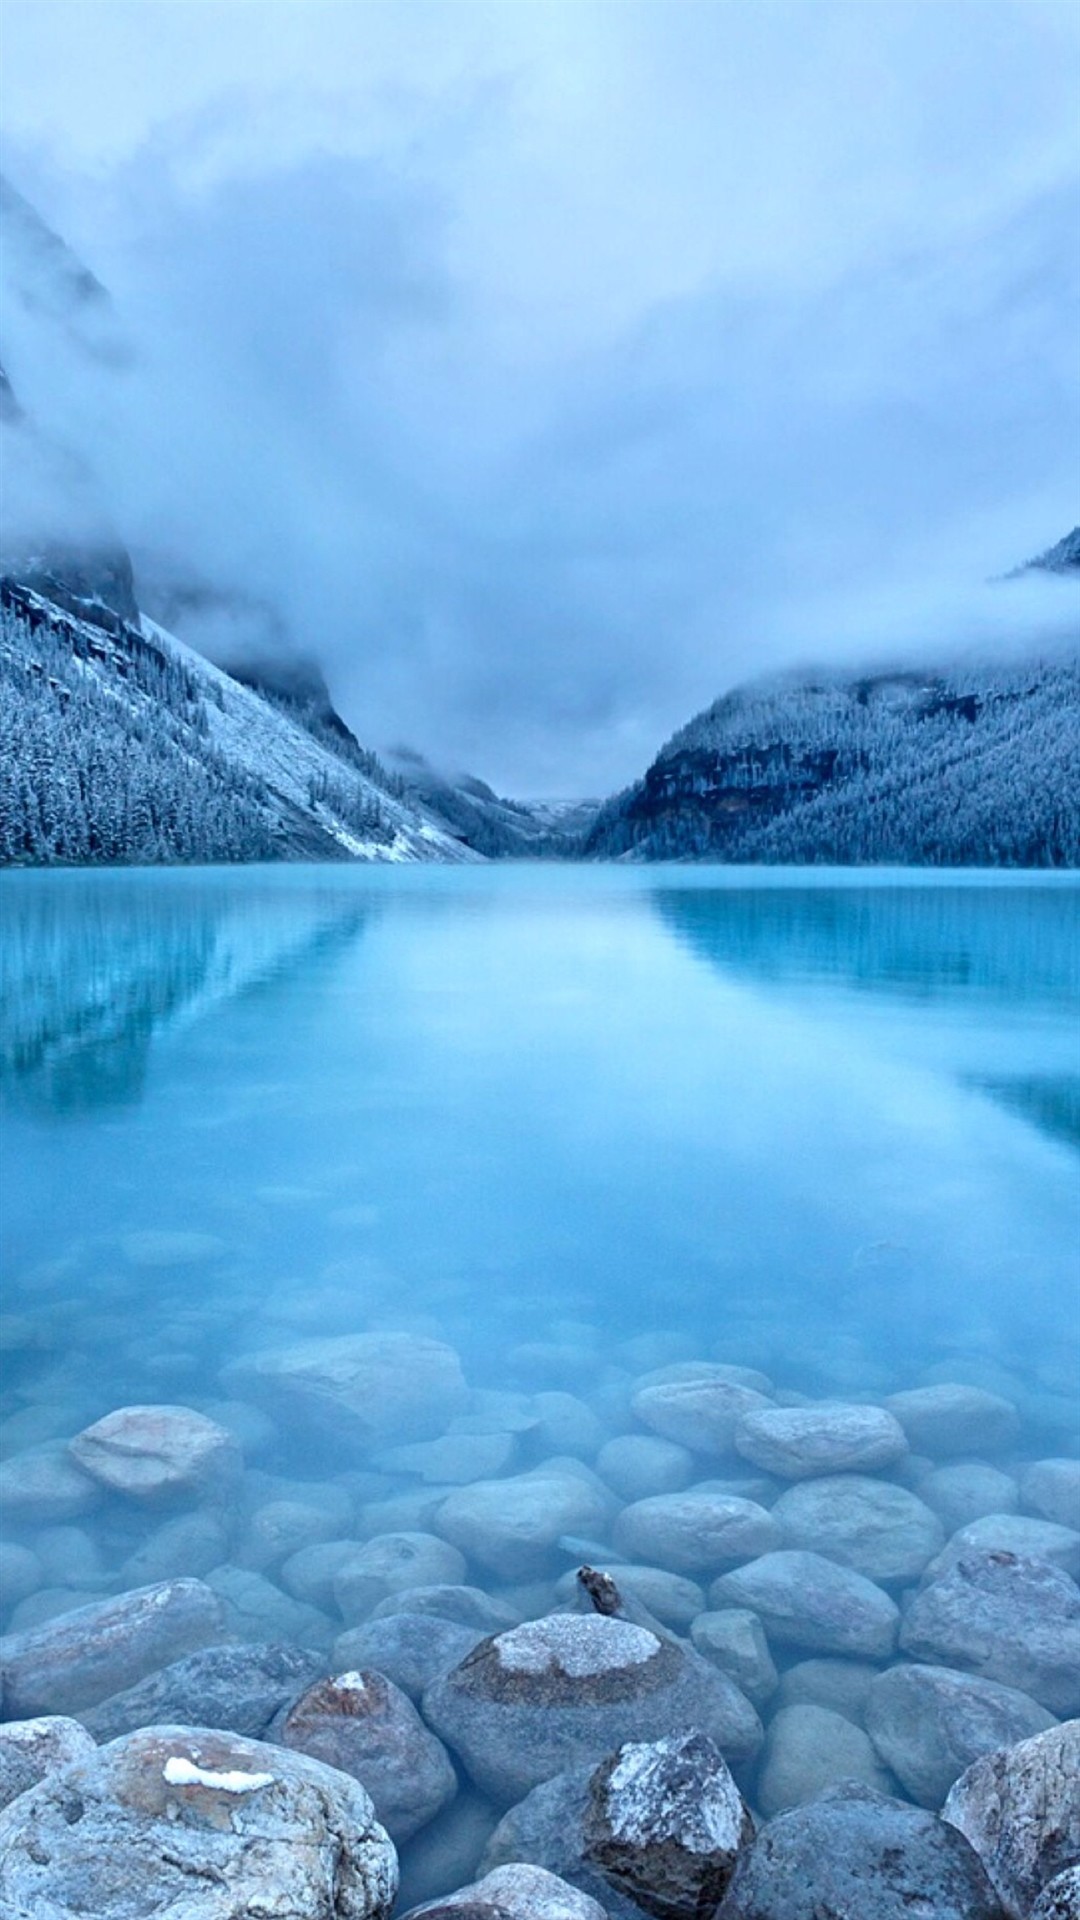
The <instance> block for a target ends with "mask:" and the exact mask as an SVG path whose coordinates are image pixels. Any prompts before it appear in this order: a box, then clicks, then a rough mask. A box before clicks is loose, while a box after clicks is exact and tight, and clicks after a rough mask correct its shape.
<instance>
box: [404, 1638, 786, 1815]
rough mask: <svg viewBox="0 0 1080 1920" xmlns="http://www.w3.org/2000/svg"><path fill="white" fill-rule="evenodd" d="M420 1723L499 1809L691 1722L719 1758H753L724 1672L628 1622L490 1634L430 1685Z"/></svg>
mask: <svg viewBox="0 0 1080 1920" xmlns="http://www.w3.org/2000/svg"><path fill="white" fill-rule="evenodd" d="M423 1711H424V1718H425V1719H426V1720H427V1722H428V1724H429V1725H430V1726H431V1727H433V1728H434V1729H435V1731H436V1733H438V1734H439V1735H440V1737H441V1738H442V1739H443V1740H445V1741H446V1743H447V1744H448V1746H450V1747H451V1748H452V1749H453V1750H454V1752H456V1753H457V1754H458V1755H459V1756H460V1758H461V1760H462V1763H463V1764H464V1766H465V1768H466V1769H467V1771H468V1772H469V1774H470V1775H471V1777H472V1778H473V1780H475V1782H476V1784H477V1786H478V1787H479V1788H480V1789H481V1791H482V1792H484V1793H487V1794H488V1795H489V1796H490V1798H491V1799H492V1800H494V1801H495V1803H496V1804H497V1805H499V1806H507V1805H511V1804H512V1803H513V1802H514V1801H515V1800H520V1799H522V1798H523V1797H524V1795H525V1794H527V1793H528V1792H529V1791H530V1789H531V1788H533V1787H535V1786H536V1785H538V1783H539V1782H541V1781H543V1780H547V1779H550V1778H551V1777H552V1775H554V1774H557V1773H560V1772H562V1771H563V1770H564V1769H566V1768H569V1767H573V1766H576V1765H578V1764H580V1763H581V1762H583V1761H586V1760H594V1761H595V1760H599V1759H600V1758H602V1757H603V1756H604V1755H605V1754H607V1753H610V1752H611V1751H612V1750H613V1749H614V1748H615V1747H617V1746H620V1745H622V1743H623V1742H624V1741H627V1740H656V1739H660V1738H662V1737H663V1736H664V1735H665V1734H667V1733H669V1732H670V1730H671V1729H672V1727H679V1726H685V1725H693V1726H697V1727H699V1728H700V1729H701V1730H702V1732H705V1733H708V1734H710V1735H711V1736H712V1738H713V1739H714V1740H715V1741H716V1743H717V1745H718V1747H719V1748H720V1751H721V1752H722V1753H723V1755H724V1757H725V1759H727V1760H729V1761H732V1762H735V1763H738V1762H740V1761H743V1760H748V1759H751V1758H752V1757H753V1755H754V1754H755V1753H756V1752H757V1749H758V1747H759V1746H760V1744H761V1737H762V1735H761V1723H760V1721H759V1720H758V1717H757V1714H756V1713H755V1712H754V1709H753V1707H752V1706H751V1705H750V1702H749V1701H748V1700H747V1699H746V1698H745V1696H744V1695H743V1694H741V1693H740V1692H739V1690H738V1688H737V1687H735V1686H734V1685H733V1684H732V1682H731V1681H730V1680H728V1678H727V1677H726V1675H724V1674H722V1673H718V1672H717V1671H716V1670H715V1669H714V1668H712V1667H709V1666H708V1665H707V1664H706V1663H705V1661H703V1660H700V1659H699V1658H698V1657H697V1656H696V1655H695V1654H693V1653H690V1652H686V1651H684V1650H683V1648H682V1647H681V1646H678V1645H676V1644H675V1643H674V1642H673V1641H670V1640H668V1641H664V1640H660V1639H658V1637H657V1636H656V1634H654V1633H651V1632H650V1631H649V1630H648V1629H647V1628H645V1627H639V1626H635V1625H633V1624H632V1623H631V1622H629V1621H627V1620H618V1619H613V1618H609V1617H607V1616H606V1615H603V1614H598V1613H593V1614H551V1615H549V1616H548V1617H547V1618H545V1619H541V1620H532V1621H528V1622H526V1624H525V1625H524V1626H521V1627H515V1628H512V1629H511V1630H510V1631H509V1632H507V1633H502V1634H497V1635H495V1636H494V1637H493V1638H490V1639H488V1640H482V1641H481V1642H480V1645H479V1646H478V1647H476V1648H475V1649H474V1651H473V1652H472V1653H471V1654H469V1655H468V1657H467V1658H466V1659H465V1660H463V1661H462V1662H461V1665H460V1666H458V1667H456V1668H455V1669H454V1670H453V1671H452V1672H451V1673H449V1674H447V1675H446V1676H445V1677H444V1678H442V1679H441V1680H437V1681H435V1682H434V1683H433V1685H432V1686H430V1687H429V1688H428V1689H427V1691H426V1693H425V1694H424V1698H423Z"/></svg>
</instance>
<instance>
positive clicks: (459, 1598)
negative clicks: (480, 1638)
mask: <svg viewBox="0 0 1080 1920" xmlns="http://www.w3.org/2000/svg"><path fill="white" fill-rule="evenodd" d="M391 1613H414V1614H415V1613H422V1614H431V1615H433V1616H434V1618H435V1619H437V1620H452V1621H453V1622H454V1623H455V1625H457V1626H459V1627H477V1628H479V1630H480V1632H481V1633H501V1632H502V1630H503V1628H504V1627H516V1626H517V1624H518V1618H519V1616H518V1615H517V1614H516V1613H515V1612H514V1611H513V1610H512V1608H510V1607H508V1606H506V1605H505V1603H504V1602H503V1601H501V1600H496V1599H495V1597H494V1595H492V1594H490V1593H485V1592H484V1590H483V1588H482V1587H463V1586H457V1585H452V1584H448V1583H446V1582H443V1583H442V1584H441V1585H436V1586H432V1587H409V1588H408V1589H407V1590H406V1592H404V1593H390V1594H387V1597H386V1599H385V1600H380V1602H379V1604H378V1606H377V1607H376V1609H375V1611H374V1613H373V1614H372V1616H371V1617H372V1619H373V1620H382V1619H385V1617H386V1616H387V1615H388V1614H391Z"/></svg>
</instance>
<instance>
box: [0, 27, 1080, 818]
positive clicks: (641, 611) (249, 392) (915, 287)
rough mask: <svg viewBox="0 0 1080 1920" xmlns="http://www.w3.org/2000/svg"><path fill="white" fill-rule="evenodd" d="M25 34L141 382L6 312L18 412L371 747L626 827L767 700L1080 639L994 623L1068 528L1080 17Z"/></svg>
mask: <svg viewBox="0 0 1080 1920" xmlns="http://www.w3.org/2000/svg"><path fill="white" fill-rule="evenodd" d="M7 13H8V27H7V39H8V68H9V78H8V88H7V91H8V97H9V101H10V100H11V99H12V98H14V99H15V100H16V102H17V104H16V107H15V109H14V110H13V111H12V110H9V113H8V124H9V150H8V152H7V155H6V162H7V165H8V167H9V169H10V171H11V173H12V175H13V176H14V177H15V179H16V181H17V183H18V184H19V186H20V187H21V188H22V190H23V191H24V192H25V193H27V194H28V195H29V196H30V197H31V198H32V199H33V200H34V201H35V203H36V204H37V205H38V206H39V207H40V208H41V210H42V212H43V213H44V214H45V215H46V217H47V218H48V219H49V220H50V222H51V223H52V224H53V225H54V226H56V227H57V229H58V230H59V231H61V232H63V233H64V235H65V236H66V238H67V239H68V240H70V241H71V243H72V245H73V246H74V247H75V248H76V250H77V251H78V253H79V254H80V256H81V257H82V258H84V259H85V260H86V261H87V262H88V263H89V264H90V266H92V268H93V269H94V271H95V273H96V274H97V275H98V276H99V278H100V279H101V280H102V281H104V282H105V283H106V285H107V286H108V287H109V289H110V291H111V293H112V295H113V300H114V304H115V311H116V316H117V325H118V327H119V329H120V330H121V332H122V334H123V336H124V338H125V340H126V341H127V342H128V343H129V344H130V349H131V352H130V356H129V357H128V358H127V359H126V360H125V358H124V356H122V355H119V354H116V353H102V352H101V351H94V350H91V348H90V347H88V345H87V343H86V341H85V340H81V339H80V338H79V337H78V332H77V330H75V331H73V330H72V328H71V327H70V326H67V325H64V324H62V323H61V322H60V321H58V320H57V319H56V317H55V316H53V317H50V316H48V315H45V316H43V315H42V313H41V312H40V311H31V310H28V308H27V306H26V303H25V300H20V299H19V298H18V297H13V295H12V291H11V289H10V287H9V289H8V297H7V299H6V301H5V310H4V316H3V318H4V325H5V342H6V345H5V353H6V356H7V359H8V361H9V363H10V364H9V372H10V373H11V377H12V379H13V381H14V383H15V385H16V389H17V391H18V392H19V395H20V398H21V399H22V401H23V404H24V405H25V406H26V407H27V408H28V409H29V410H30V411H31V412H32V414H33V417H34V418H35V420H36V421H38V422H40V424H41V426H42V428H43V429H45V430H46V431H47V432H48V433H49V434H50V435H51V436H53V437H55V438H56V439H57V440H58V441H61V442H63V443H64V444H65V445H66V446H68V447H71V448H73V449H74V450H75V452H76V453H77V454H80V455H82V456H84V458H85V461H86V464H87V467H88V469H89V468H92V470H93V473H94V474H95V476H96V481H97V486H98V490H99V495H100V504H101V506H102V507H103V508H104V509H107V510H108V512H109V513H110V514H111V516H112V518H113V519H114V521H115V522H116V524H117V525H118V526H119V527H120V528H121V529H122V531H123V532H124V534H125V536H126V538H127V539H128V541H129V543H130V544H131V545H132V547H133V549H134V550H135V553H136V559H137V561H141V563H142V565H143V568H144V570H146V571H147V573H149V571H150V570H152V569H153V568H154V567H155V566H158V565H159V564H161V563H162V560H164V561H167V562H168V564H169V565H170V566H171V567H173V568H174V569H175V568H176V567H178V566H186V565H188V564H190V565H192V567H193V568H194V570H195V572H196V574H197V575H198V577H199V578H200V579H202V580H204V581H208V582H210V583H213V584H216V585H219V586H221V587H223V588H231V587H236V586H242V587H243V588H244V589H245V590H246V591H247V592H248V593H250V594H254V595H256V596H259V597H264V598H266V599H267V600H268V601H269V602H271V603H272V604H273V605H274V606H275V607H277V608H278V609H279V610H280V613H281V615H282V617H283V619H284V621H285V623H286V624H287V626H288V627H289V629H290V630H291V631H292V633H293V634H294V635H295V636H296V639H297V641H298V643H299V644H301V645H302V646H304V647H306V648H309V649H311V650H313V651H315V652H317V653H319V654H320V655H321V656H322V658H323V659H324V661H325V664H326V668H327V672H328V677H329V678H330V680H331V683H332V686H333V688H334V691H335V694H336V696H337V698H338V700H339V704H340V705H341V707H342V709H343V711H345V713H346V714H347V716H348V718H349V719H350V720H351V721H352V723H353V724H354V725H355V727H356V729H357V731H358V732H359V733H360V734H361V736H362V737H364V738H365V739H367V740H369V741H370V742H372V743H373V744H380V743H381V744H387V743H390V742H393V741H396V740H402V739H405V740H409V741H411V742H413V743H414V744H417V745H418V746H420V747H421V748H423V749H424V750H425V751H426V752H428V753H429V754H430V755H431V757H433V758H434V759H436V760H437V761H441V762H442V763H443V764H449V765H465V764H468V765H471V766H473V767H475V768H476V770H477V771H479V772H481V773H483V774H484V775H485V777H488V778H490V779H492V780H493V781H494V783H495V784H497V785H499V786H500V787H502V788H503V789H505V790H510V791H517V792H529V791H532V792H560V791H562V792H574V791H584V790H592V791H602V790H605V789H607V788H610V787H611V786H613V785H616V784H619V783H621V782H622V781H624V780H626V779H628V778H630V777H632V776H633V775H634V774H636V773H637V772H638V771H639V770H640V768H641V767H642V765H643V764H644V763H645V761H646V760H647V759H648V758H649V757H650V756H651V754H652V752H653V751H654V749H655V747H656V746H657V745H658V744H659V742H660V740H661V739H662V738H663V737H664V736H665V735H666V734H667V733H669V732H670V731H671V730H672V729H673V728H674V727H675V726H676V725H678V724H679V723H680V722H681V721H682V720H684V719H685V718H686V717H687V716H688V715H689V713H690V712H691V711H693V710H694V709H695V708H696V707H699V706H701V705H703V704H705V703H706V702H708V701H709V700H711V699H712V698H713V697H715V695H716V694H717V693H719V692H720V691H721V690H722V689H723V688H724V687H725V686H726V685H729V684H731V682H732V681H733V680H735V679H737V678H740V677H743V676H745V675H746V674H748V673H752V672H753V671H755V670H757V669H760V668H762V667H771V666H773V665H776V664H786V663H789V662H792V661H797V660H799V659H801V658H806V657H813V658H815V659H818V660H820V659H832V658H837V659H845V658H852V657H862V656H863V655H864V654H865V655H868V656H874V655H876V656H878V657H882V656H888V655H893V654H895V653H897V652H898V651H906V650H916V651H919V652H921V653H924V654H925V653H931V652H933V651H935V650H937V651H949V650H952V649H954V648H956V647H958V646H967V645H979V646H989V645H1001V644H1007V643H1009V642H1011V641H1013V640H1015V639H1017V638H1019V639H1023V638H1024V637H1025V636H1026V635H1027V634H1028V633H1042V632H1044V631H1046V632H1048V633H1049V632H1051V631H1053V630H1056V629H1060V628H1061V626H1062V624H1063V623H1064V622H1065V621H1067V620H1069V619H1071V618H1073V617H1074V609H1073V608H1072V606H1071V604H1070V605H1067V604H1066V601H1065V598H1064V597H1063V595H1062V594H1061V593H1060V592H1055V590H1054V583H1051V584H1050V586H1049V587H1047V586H1046V585H1045V583H1044V584H1043V585H1042V586H1036V587H1034V588H1033V589H1032V591H1031V593H1030V594H1027V593H1025V594H1023V595H1019V594H1017V593H1015V592H1010V594H1009V595H1008V596H1007V607H1006V599H1005V597H1004V596H1002V595H1001V593H1000V590H999V589H995V588H989V587H987V586H986V585H985V584H984V583H985V581H986V579H987V577H988V576H991V575H993V574H996V573H1000V572H1002V571H1004V570H1005V569H1006V568H1007V567H1009V566H1010V565H1012V564H1013V563H1014V562H1015V561H1017V560H1018V559H1021V558H1023V557H1024V556H1025V555H1026V554H1028V553H1031V552H1034V551H1037V550H1039V549H1040V548H1042V547H1044V546H1046V545H1048V544H1050V543H1051V542H1052V541H1053V540H1055V539H1056V538H1057V537H1058V536H1059V535H1060V534H1061V533H1063V532H1064V531H1065V530H1066V529H1067V527H1068V526H1069V525H1071V524H1072V523H1073V521H1074V520H1075V519H1076V517H1077V493H1078V486H1077V480H1078V466H1080V369H1078V365H1077V354H1076V345H1075V343H1076V328H1077V306H1078V300H1080V288H1078V284H1077V283H1078V279H1080V272H1078V262H1080V198H1078V185H1077V180H1078V160H1077V152H1076V145H1077V142H1076V135H1075V128H1076V125H1077V121H1078V117H1080V116H1078V114H1077V104H1078V102H1077V85H1076V66H1077V54H1078V51H1080V34H1078V32H1077V23H1076V19H1075V16H1074V15H1073V14H1072V12H1071V10H1065V9H1058V8H1056V7H1053V6H1048V5H1047V6H1044V5H1042V4H1039V0H1034V3H1033V4H998V3H997V0H984V5H983V7H982V8H981V9H980V31H979V32H978V34H977V35H976V34H973V33H972V31H971V22H972V16H971V11H970V8H969V7H966V6H964V5H959V6H956V7H954V6H953V5H951V4H950V0H942V3H941V4H939V5H936V6H935V7H934V8H928V7H925V6H922V5H919V4H906V5H891V4H888V3H885V4H880V5H876V6H874V7H863V8H853V7H849V6H845V5H837V6H835V7H834V6H832V5H829V4H825V3H824V0H823V3H822V4H817V5H815V6H814V7H812V8H810V7H806V6H804V5H801V4H764V5H757V4H755V5H750V4H749V3H748V4H746V5H743V4H741V0H733V4H731V5H726V6H723V7H719V6H701V5H696V4H694V3H693V0H668V3H667V4H662V3H661V0H654V3H653V4H644V5H640V6H639V5H637V4H635V3H634V0H626V4H624V5H620V6H619V7H617V8H616V7H612V6H604V5H599V6H592V5H590V4H579V5H573V6H571V5H560V4H559V3H558V0H546V3H545V4H542V5H530V6H524V7H514V8H507V7H498V8H494V9H488V8H483V7H472V6H467V5H465V4H458V3H457V0H452V3H451V4H446V5H441V6H437V7H432V8H425V7H422V6H412V5H408V4H406V5H404V6H401V7H394V8H389V7H382V6H358V5H350V6H342V5H333V4H330V5H322V4H318V3H316V4H305V5H304V6H300V5H298V4H296V0H292V4H286V5H278V4H270V5H267V4H263V0H218V4H216V5H215V6H214V7H213V8H210V7H206V8H203V7H197V6H190V5H173V4H171V0H158V4H156V5H155V6H154V7H152V8H151V7H145V6H143V7H138V8H136V7H126V6H114V5H111V4H108V3H107V0H91V4H89V5H83V6H78V7H67V6H61V5H52V4H48V3H46V4H40V3H39V0H35V4H33V5H22V4H21V3H20V0H9V6H8V9H7ZM43 17H44V18H45V19H46V20H47V22H48V23H49V26H50V45H51V46H52V48H53V52H52V55H51V58H50V59H49V60H46V58H45V46H44V42H43V40H42V37H41V36H42V32H43V26H42V21H43ZM185 36H186V37H185ZM57 49H59V52H57ZM7 343H9V344H7Z"/></svg>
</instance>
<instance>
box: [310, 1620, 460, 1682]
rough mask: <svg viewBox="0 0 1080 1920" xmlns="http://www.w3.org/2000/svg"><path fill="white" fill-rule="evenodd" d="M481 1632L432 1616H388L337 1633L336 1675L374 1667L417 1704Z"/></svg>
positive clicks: (335, 1648)
mask: <svg viewBox="0 0 1080 1920" xmlns="http://www.w3.org/2000/svg"><path fill="white" fill-rule="evenodd" d="M484 1633H485V1629H484V1628H482V1627H463V1626H461V1625H459V1624H458V1623H457V1622H456V1621H453V1620H442V1619H440V1618H439V1616H438V1615H437V1614H430V1613H429V1614H414V1613H392V1614H387V1615H384V1616H383V1617H382V1618H381V1619H372V1620H365V1621H364V1623H363V1625H362V1626H359V1627H349V1628H348V1629H347V1631H346V1632H345V1633H341V1634H339V1635H338V1637H337V1639H336V1640H335V1642H334V1651H333V1664H334V1667H335V1669H336V1670H337V1671H338V1672H342V1671H344V1669H346V1668H356V1667H375V1668H377V1670H378V1672H379V1673H384V1674H385V1675H386V1677H387V1679H388V1680H392V1681H393V1682H394V1685H395V1686H397V1687H400V1688H401V1691H402V1693H407V1694H408V1696H409V1698H410V1700H419V1699H420V1697H421V1695H422V1694H423V1691H424V1688H425V1687H428V1686H430V1685H431V1683H432V1681H433V1680H437V1679H438V1678H439V1676H440V1675H441V1674H444V1673H449V1672H450V1670H451V1668H452V1667H456V1666H459V1665H460V1664H461V1662H462V1660H464V1659H465V1657H466V1655H467V1654H470V1653H471V1652H472V1650H473V1648H474V1647H475V1646H476V1644H477V1641H479V1640H482V1639H483V1638H484Z"/></svg>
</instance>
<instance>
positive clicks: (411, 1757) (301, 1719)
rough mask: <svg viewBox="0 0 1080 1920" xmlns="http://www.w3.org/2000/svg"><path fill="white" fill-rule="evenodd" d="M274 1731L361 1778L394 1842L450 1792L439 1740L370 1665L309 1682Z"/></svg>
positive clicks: (451, 1777)
mask: <svg viewBox="0 0 1080 1920" xmlns="http://www.w3.org/2000/svg"><path fill="white" fill-rule="evenodd" d="M275 1738H276V1739H278V1740H280V1741H281V1743H282V1745H283V1746H286V1747H289V1748H291V1749H292V1750H294V1751H296V1752H299V1753H306V1754H310V1756H311V1757H312V1759H314V1760H322V1761H323V1762H324V1763H325V1764H326V1765H327V1766H329V1767H337V1768H339V1769H340V1771H341V1772H342V1773H349V1774H352V1776H353V1778H354V1780H360V1781H362V1782H363V1785H364V1786H365V1787H366V1789H367V1791H368V1793H369V1794H370V1795H371V1799H372V1803H373V1805H374V1807H375V1813H376V1816H377V1818H378V1819H379V1820H381V1822H382V1824H383V1826H384V1827H385V1828H386V1831H387V1833H388V1834H389V1835H390V1838H391V1839H392V1840H393V1841H394V1842H395V1844H396V1845H397V1846H401V1845H403V1843H404V1842H405V1841H406V1840H410V1839H411V1838H412V1836H413V1834H414V1833H417V1832H418V1831H419V1829H420V1828H421V1827H423V1826H426V1825H427V1823H428V1821H429V1820H433V1819H434V1818H435V1815H436V1814H437V1813H439V1812H441V1810H442V1808H443V1807H445V1806H446V1805H447V1804H448V1803H449V1802H450V1801H451V1800H452V1799H453V1797H454V1794H455V1793H456V1791H457V1778H456V1775H455V1773H454V1769H453V1767H452V1766H451V1764H450V1760H449V1757H448V1755H447V1752H446V1749H445V1747H444V1746H443V1745H442V1743H441V1741H439V1740H437V1739H436V1737H435V1735H434V1734H433V1733H432V1732H431V1731H430V1730H429V1729H428V1728H427V1727H425V1725H424V1723H423V1721H422V1720H421V1718H420V1715H419V1714H418V1713H417V1711H416V1708H415V1707H414V1706H413V1704H412V1701H411V1700H409V1699H408V1698H407V1697H406V1695H405V1694H404V1693H402V1691H401V1689H400V1688H399V1687H395V1685H394V1684H393V1681H391V1680H388V1679H387V1678H386V1676H385V1674H382V1673H376V1672H374V1671H373V1670H371V1669H367V1670H365V1671H359V1670H354V1671H350V1672H347V1673H338V1674H336V1675H335V1676H334V1677H333V1678H332V1679H329V1680H319V1681H316V1683H315V1685H314V1686H312V1687H309V1688H308V1689H307V1691H306V1692H305V1693H303V1694H301V1695H300V1698H299V1699H298V1700H294V1701H293V1704H292V1706H291V1707H289V1708H288V1710H287V1712H286V1713H285V1714H284V1715H283V1716H282V1718H281V1721H280V1723H279V1725H278V1726H277V1727H276V1728H275Z"/></svg>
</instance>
